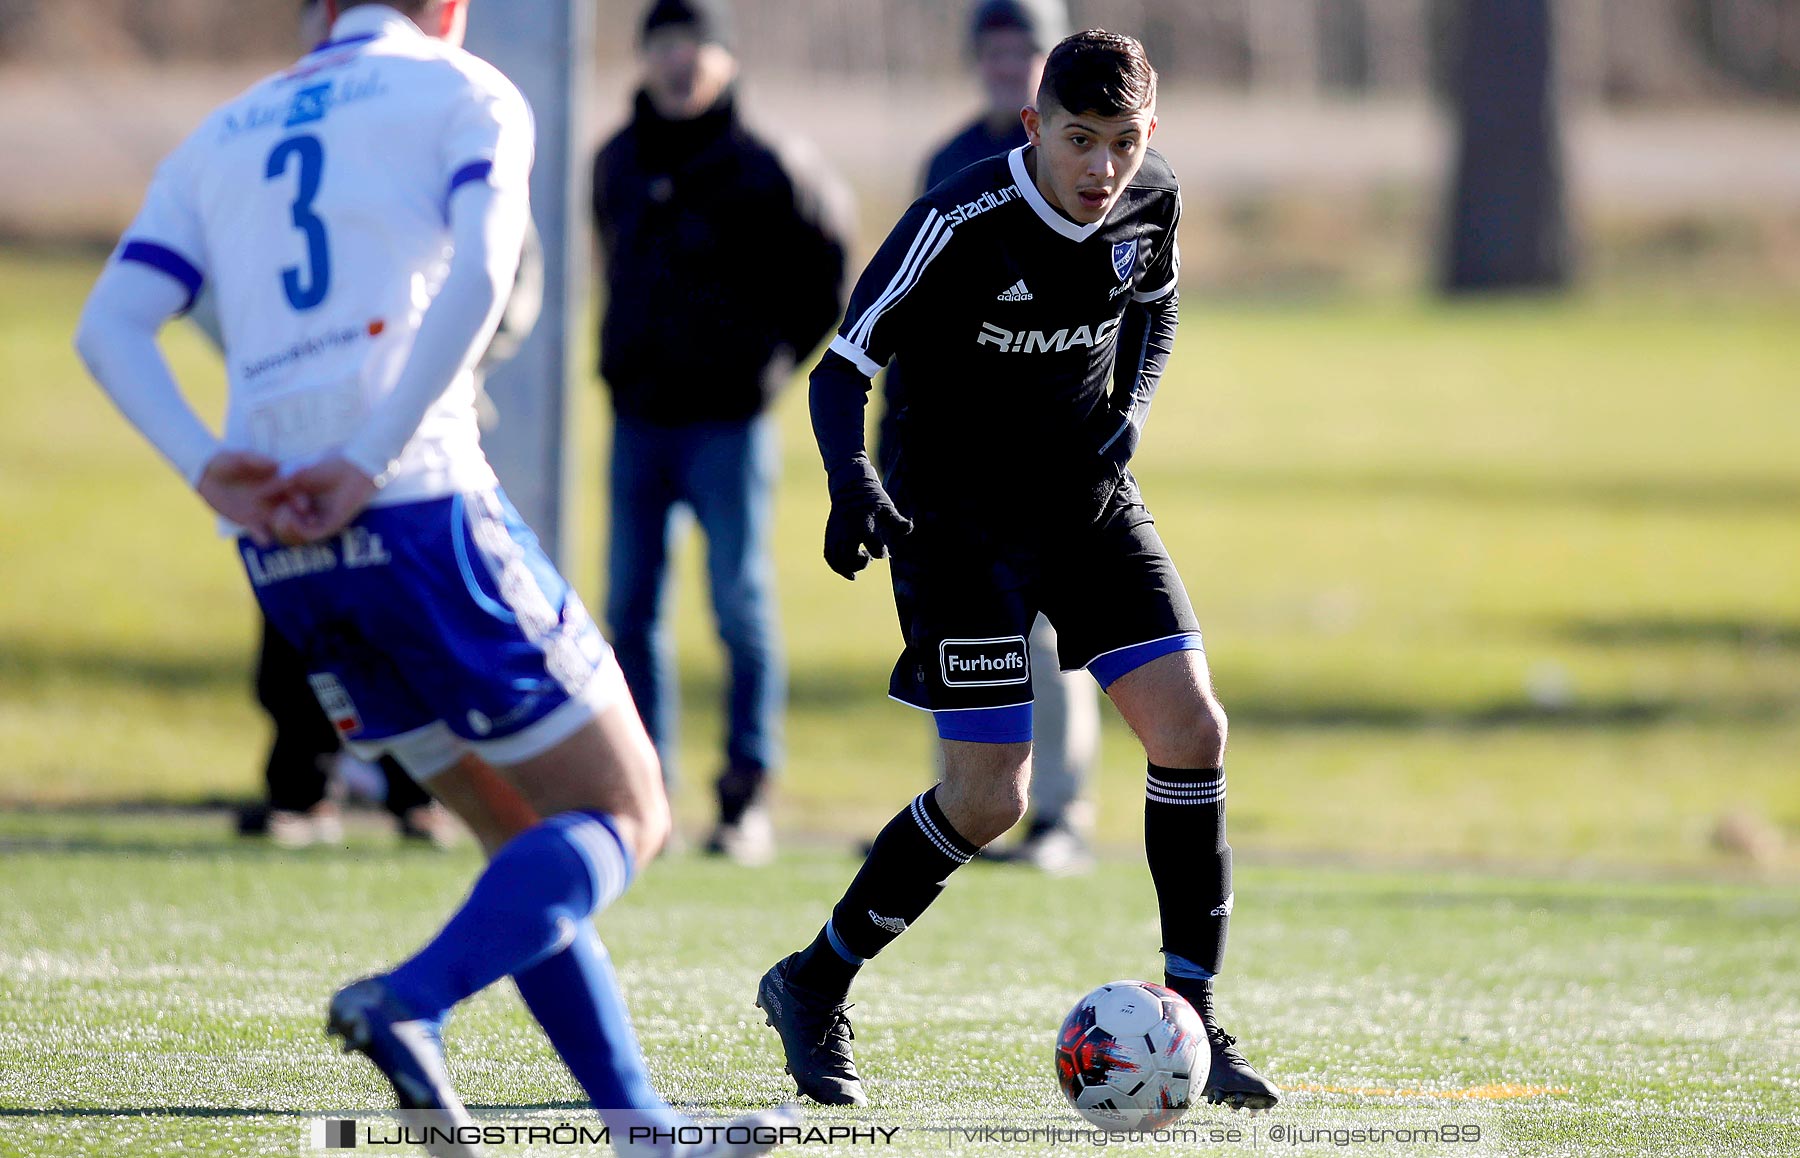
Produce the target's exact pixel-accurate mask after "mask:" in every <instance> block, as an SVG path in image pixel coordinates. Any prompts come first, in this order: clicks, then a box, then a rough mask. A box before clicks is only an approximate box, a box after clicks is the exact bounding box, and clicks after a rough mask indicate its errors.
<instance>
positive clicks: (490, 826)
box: [427, 752, 542, 859]
mask: <svg viewBox="0 0 1800 1158" xmlns="http://www.w3.org/2000/svg"><path fill="white" fill-rule="evenodd" d="M427 788H428V789H429V790H430V792H431V794H432V796H434V797H436V798H437V801H438V803H440V804H442V805H443V806H444V807H445V808H448V809H449V810H450V811H451V812H452V813H453V814H455V816H456V818H457V819H458V820H460V821H462V822H463V824H464V825H466V826H467V827H468V829H469V831H470V832H471V833H473V834H474V836H475V840H476V843H478V844H480V845H481V851H482V852H484V853H486V854H487V856H488V858H489V859H492V858H493V855H494V854H495V853H496V852H499V851H500V848H501V846H502V845H504V844H505V843H506V842H507V841H509V840H511V839H512V838H513V837H515V836H517V835H519V834H520V833H521V832H524V831H525V830H526V829H528V828H530V827H531V826H532V825H534V824H536V823H537V822H538V821H539V820H540V819H542V818H541V817H539V816H538V814H537V812H536V810H535V809H533V808H532V807H531V805H530V804H529V803H527V802H526V800H525V798H524V797H523V796H521V795H519V790H518V789H517V788H515V787H513V785H512V782H511V781H509V780H507V779H506V778H505V777H503V776H502V775H501V774H500V773H499V771H498V770H496V769H495V768H494V766H493V765H492V764H489V763H488V762H487V761H486V760H483V759H482V758H481V757H480V756H477V755H475V754H474V753H473V752H471V753H469V754H467V755H465V756H464V757H463V758H462V759H460V760H458V761H457V762H456V763H455V764H454V765H452V766H451V767H449V768H447V769H445V770H444V771H442V772H439V773H438V774H437V775H436V776H433V777H432V778H431V780H430V781H429V782H428V783H427Z"/></svg>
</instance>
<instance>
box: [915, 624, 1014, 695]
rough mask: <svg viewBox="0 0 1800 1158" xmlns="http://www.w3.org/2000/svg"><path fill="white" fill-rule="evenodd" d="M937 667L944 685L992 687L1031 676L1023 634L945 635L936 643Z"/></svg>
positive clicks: (1012, 682)
mask: <svg viewBox="0 0 1800 1158" xmlns="http://www.w3.org/2000/svg"><path fill="white" fill-rule="evenodd" d="M938 668H939V671H940V673H941V674H942V675H943V677H944V684H945V686H946V687H953V688H991V687H1000V686H1003V685H1005V684H1022V683H1025V682H1027V681H1028V680H1030V679H1031V664H1030V662H1029V661H1028V660H1027V658H1026V654H1025V637H1024V636H1022V635H1003V636H999V637H997V638H993V639H946V640H944V641H943V642H942V643H940V644H938Z"/></svg>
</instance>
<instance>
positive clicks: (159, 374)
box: [75, 260, 219, 486]
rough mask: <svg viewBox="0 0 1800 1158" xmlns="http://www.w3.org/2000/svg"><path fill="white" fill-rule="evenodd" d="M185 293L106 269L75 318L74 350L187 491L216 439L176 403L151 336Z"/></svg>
mask: <svg viewBox="0 0 1800 1158" xmlns="http://www.w3.org/2000/svg"><path fill="white" fill-rule="evenodd" d="M189 293H190V291H189V289H188V287H187V285H185V284H184V283H183V282H181V281H180V280H178V279H176V278H173V277H170V276H166V275H165V273H163V272H158V271H157V269H155V268H153V267H151V266H149V265H145V264H142V263H139V262H136V261H124V260H119V261H112V262H109V263H107V266H106V269H105V270H104V271H103V272H102V273H101V274H100V280H99V281H98V282H96V283H95V285H94V290H93V292H92V293H90V294H89V295H88V300H87V306H86V307H85V308H84V309H83V310H82V311H81V323H80V325H79V327H78V328H77V329H76V331H75V349H76V350H77V351H78V352H79V353H80V355H81V359H82V361H84V362H86V363H87V368H88V372H89V373H91V374H92V375H93V376H94V379H95V381H97V382H99V383H100V386H101V388H102V389H103V390H105V391H106V392H107V394H108V395H110V396H111V397H112V400H113V404H114V405H116V406H117V407H118V408H119V411H120V412H121V413H122V414H124V415H125V417H126V418H127V419H128V420H130V422H131V424H132V425H133V426H135V427H137V428H138V431H139V432H140V433H141V434H143V436H144V437H145V438H147V439H149V440H150V443H151V445H153V446H155V447H156V449H157V450H158V451H160V452H161V453H162V456H163V457H164V458H166V459H168V460H169V462H170V464H171V465H173V466H174V468H175V469H176V470H178V471H180V472H181V477H183V478H185V479H186V480H187V481H188V485H189V486H194V485H196V484H198V483H199V481H200V475H201V472H203V471H204V470H205V469H206V464H207V462H208V461H209V460H210V459H211V458H212V456H213V455H215V454H217V453H218V450H219V440H218V439H217V438H215V437H214V436H213V433H212V431H210V430H208V429H207V427H206V424H205V423H203V422H201V421H200V417H199V415H197V414H195V413H194V409H193V407H191V406H189V405H188V401H187V399H186V398H184V397H183V396H182V393H181V390H180V388H179V387H178V386H176V385H175V379H174V377H173V376H172V375H171V374H170V373H169V364H168V362H166V361H165V360H164V359H163V355H162V349H161V347H159V346H158V345H157V344H156V332H157V331H158V330H159V329H161V328H162V325H163V323H164V322H166V321H168V320H169V318H171V317H173V316H174V315H176V314H178V313H180V312H181V311H182V310H183V309H184V308H185V307H186V305H187V303H188V302H189V301H190V297H189Z"/></svg>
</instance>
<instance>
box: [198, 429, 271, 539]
mask: <svg viewBox="0 0 1800 1158" xmlns="http://www.w3.org/2000/svg"><path fill="white" fill-rule="evenodd" d="M286 488H287V484H286V482H285V481H284V480H283V479H282V478H281V464H279V463H277V462H276V461H275V460H274V459H272V458H269V457H267V456H265V455H260V454H254V453H252V452H250V451H247V450H221V451H220V452H219V453H217V454H215V455H213V456H212V458H210V459H208V460H207V463H206V469H205V470H203V471H201V472H200V482H199V484H198V485H197V486H195V488H194V489H195V490H196V491H197V492H198V493H199V495H200V497H201V498H202V499H204V500H205V501H206V505H207V506H209V507H211V508H212V509H213V510H215V511H217V512H218V513H219V514H221V515H223V516H224V517H225V518H227V519H230V520H231V521H232V522H234V523H236V524H237V525H238V526H240V527H242V528H244V532H245V533H246V534H248V535H249V536H250V538H251V541H253V542H255V543H256V544H257V545H258V546H262V547H266V546H268V545H269V544H270V543H272V542H274V538H275V536H274V530H273V525H272V524H273V520H274V517H275V510H276V507H277V506H278V505H279V504H280V502H281V499H282V496H283V495H284V494H285V493H286Z"/></svg>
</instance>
